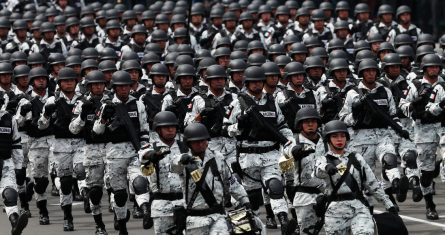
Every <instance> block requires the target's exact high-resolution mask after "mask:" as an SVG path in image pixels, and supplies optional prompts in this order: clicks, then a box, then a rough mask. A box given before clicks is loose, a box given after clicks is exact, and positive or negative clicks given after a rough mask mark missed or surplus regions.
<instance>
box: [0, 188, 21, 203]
mask: <svg viewBox="0 0 445 235" xmlns="http://www.w3.org/2000/svg"><path fill="white" fill-rule="evenodd" d="M2 196H3V200H4V203H5V206H6V207H11V206H17V198H18V196H19V194H18V193H17V191H16V190H15V189H12V188H5V190H3V194H2Z"/></svg>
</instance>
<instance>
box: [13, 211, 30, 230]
mask: <svg viewBox="0 0 445 235" xmlns="http://www.w3.org/2000/svg"><path fill="white" fill-rule="evenodd" d="M9 221H10V222H11V227H12V230H11V234H12V235H20V234H22V231H23V229H25V227H26V225H28V216H27V215H25V214H21V215H20V216H19V214H17V213H12V214H11V215H10V216H9Z"/></svg>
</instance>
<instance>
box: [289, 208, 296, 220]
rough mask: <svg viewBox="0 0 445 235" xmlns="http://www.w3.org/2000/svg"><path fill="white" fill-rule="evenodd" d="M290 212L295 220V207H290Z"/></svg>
mask: <svg viewBox="0 0 445 235" xmlns="http://www.w3.org/2000/svg"><path fill="white" fill-rule="evenodd" d="M290 214H291V215H292V218H293V219H295V220H297V212H296V211H295V208H290Z"/></svg>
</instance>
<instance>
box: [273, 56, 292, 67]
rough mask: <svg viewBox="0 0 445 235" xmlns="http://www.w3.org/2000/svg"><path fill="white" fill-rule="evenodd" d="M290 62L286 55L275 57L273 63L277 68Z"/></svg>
mask: <svg viewBox="0 0 445 235" xmlns="http://www.w3.org/2000/svg"><path fill="white" fill-rule="evenodd" d="M291 61H292V60H291V59H290V58H289V56H287V55H279V56H277V57H275V61H274V62H275V63H276V64H277V65H278V66H283V67H284V66H286V65H287V64H289V63H290V62H291Z"/></svg>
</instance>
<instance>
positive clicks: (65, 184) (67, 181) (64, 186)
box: [60, 176, 73, 195]
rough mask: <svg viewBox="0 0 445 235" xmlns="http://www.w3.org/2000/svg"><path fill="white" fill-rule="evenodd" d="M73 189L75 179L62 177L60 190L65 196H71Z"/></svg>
mask: <svg viewBox="0 0 445 235" xmlns="http://www.w3.org/2000/svg"><path fill="white" fill-rule="evenodd" d="M72 188H73V177H72V176H63V177H60V189H61V190H62V193H63V195H69V194H70V193H71V191H72Z"/></svg>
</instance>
